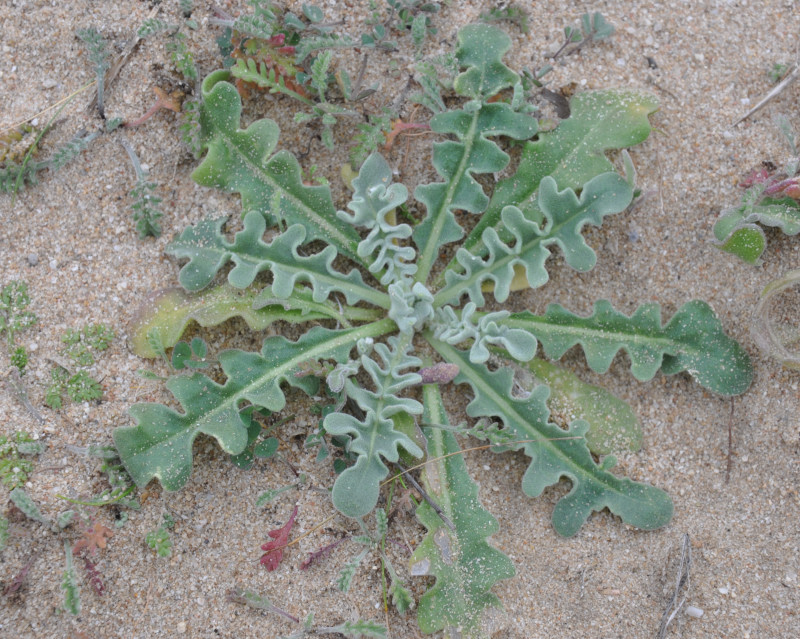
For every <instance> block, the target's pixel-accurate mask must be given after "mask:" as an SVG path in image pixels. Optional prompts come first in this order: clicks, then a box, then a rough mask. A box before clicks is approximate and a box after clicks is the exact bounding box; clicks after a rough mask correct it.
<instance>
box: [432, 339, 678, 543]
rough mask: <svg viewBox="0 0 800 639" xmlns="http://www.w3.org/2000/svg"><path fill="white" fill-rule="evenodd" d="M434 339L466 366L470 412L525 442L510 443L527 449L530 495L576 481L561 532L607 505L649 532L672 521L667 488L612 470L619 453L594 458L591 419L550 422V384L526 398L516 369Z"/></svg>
mask: <svg viewBox="0 0 800 639" xmlns="http://www.w3.org/2000/svg"><path fill="white" fill-rule="evenodd" d="M429 341H431V344H432V346H433V347H434V348H435V349H436V350H437V351H438V352H439V354H440V355H441V356H442V357H443V358H444V359H445V360H446V361H448V362H451V363H453V364H457V365H458V366H459V368H460V369H461V374H460V375H459V376H458V377H457V378H456V379H455V383H456V384H463V383H466V384H469V385H470V386H471V387H472V389H473V391H474V392H475V397H474V399H473V400H472V401H471V402H470V403H469V405H468V406H467V414H468V415H469V416H470V417H490V418H491V417H496V418H499V419H500V420H501V421H502V422H503V424H504V425H505V428H504V429H503V430H504V431H507V432H508V434H510V435H511V436H513V437H514V439H515V440H517V441H519V442H520V443H518V444H513V443H508V444H505V445H506V446H507V447H508V448H512V449H514V450H519V449H522V450H524V451H525V454H526V455H528V456H529V457H530V458H531V463H530V465H529V466H528V469H527V470H526V471H525V475H524V476H523V478H522V490H523V491H524V492H525V494H526V495H528V496H529V497H538V496H539V495H541V493H542V491H543V490H544V489H545V488H547V487H548V486H550V485H552V484H554V483H556V482H558V481H559V479H561V478H562V477H566V478H568V479H569V480H570V481H571V482H572V489H571V490H570V492H569V493H568V494H567V495H566V496H565V497H562V498H561V499H560V500H559V501H558V503H557V504H556V507H555V509H554V510H553V527H554V528H555V530H556V532H557V533H558V534H560V535H563V536H564V537H571V536H572V535H574V534H575V533H577V532H578V530H579V529H580V527H581V526H582V525H583V523H584V522H585V521H586V519H587V518H588V516H589V515H590V514H591V513H592V511H595V510H602V509H603V508H608V509H609V510H610V511H611V512H612V513H614V514H615V515H618V516H619V517H621V518H622V520H623V521H625V522H626V523H628V524H630V525H632V526H636V527H637V528H642V529H644V530H653V529H655V528H660V527H661V526H664V525H666V524H667V523H668V522H669V520H670V519H671V517H672V501H671V500H670V498H669V496H668V495H667V494H666V493H665V492H664V491H662V490H659V489H658V488H654V487H653V486H648V485H646V484H641V483H638V482H634V481H631V480H630V479H620V478H619V477H616V476H615V475H613V474H612V473H610V472H608V470H609V468H611V467H612V466H613V464H614V463H615V461H616V460H615V459H614V458H613V457H607V458H606V459H605V460H604V461H603V463H601V464H597V463H596V462H595V461H594V459H592V456H591V453H590V452H589V448H588V446H587V445H586V439H585V437H584V436H585V434H586V431H587V430H588V428H589V424H588V423H587V422H584V421H581V420H576V421H574V422H572V424H571V425H570V427H569V428H568V429H562V428H559V427H558V426H556V425H555V424H553V423H551V422H550V421H548V420H549V415H550V413H549V410H548V409H547V404H546V402H547V397H548V395H549V390H548V389H547V387H546V386H538V387H537V388H535V389H534V390H533V392H532V393H531V394H530V395H529V396H528V397H526V398H525V399H519V398H516V397H514V396H513V395H512V393H511V390H512V386H513V383H514V379H513V378H514V375H513V373H512V371H511V369H509V368H501V369H500V370H498V371H495V372H490V371H489V370H488V369H487V368H486V367H485V366H483V365H481V364H473V363H472V362H470V361H469V357H468V355H467V353H466V352H464V351H460V350H458V349H455V348H453V347H452V346H449V345H447V344H445V343H443V342H438V341H436V340H429ZM523 442H524V443H523Z"/></svg>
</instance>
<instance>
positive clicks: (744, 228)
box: [716, 224, 767, 264]
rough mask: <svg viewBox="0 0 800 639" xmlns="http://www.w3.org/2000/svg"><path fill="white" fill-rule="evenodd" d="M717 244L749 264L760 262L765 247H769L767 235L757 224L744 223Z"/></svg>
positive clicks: (721, 248)
mask: <svg viewBox="0 0 800 639" xmlns="http://www.w3.org/2000/svg"><path fill="white" fill-rule="evenodd" d="M716 246H717V248H719V249H720V250H723V251H725V252H726V253H732V254H733V255H735V256H736V257H738V258H739V259H740V260H743V261H745V262H747V263H748V264H758V261H759V258H760V257H761V255H762V254H763V253H764V249H766V248H767V236H766V235H764V231H763V230H762V229H761V227H759V226H757V225H756V224H743V225H741V226H738V227H737V228H736V229H735V230H734V231H733V232H732V233H731V234H730V235H729V236H728V237H726V238H723V240H722V241H720V242H719V243H718V244H716Z"/></svg>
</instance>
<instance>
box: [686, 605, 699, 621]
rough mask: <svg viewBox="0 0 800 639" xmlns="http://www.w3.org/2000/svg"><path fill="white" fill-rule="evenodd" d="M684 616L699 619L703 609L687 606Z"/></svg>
mask: <svg viewBox="0 0 800 639" xmlns="http://www.w3.org/2000/svg"><path fill="white" fill-rule="evenodd" d="M686 614H687V615H689V616H690V617H694V618H695V619H700V617H702V616H703V609H702V608H697V607H696V606H687V607H686Z"/></svg>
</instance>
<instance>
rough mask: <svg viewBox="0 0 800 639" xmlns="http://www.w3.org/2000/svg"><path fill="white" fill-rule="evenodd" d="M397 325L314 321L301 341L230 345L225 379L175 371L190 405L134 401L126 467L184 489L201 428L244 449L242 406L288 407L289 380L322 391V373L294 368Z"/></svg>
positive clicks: (124, 434) (122, 449) (227, 446)
mask: <svg viewBox="0 0 800 639" xmlns="http://www.w3.org/2000/svg"><path fill="white" fill-rule="evenodd" d="M393 327H394V323H393V322H391V321H390V320H384V321H382V322H374V323H372V324H368V325H366V326H363V327H359V328H352V329H345V330H339V331H332V330H328V329H325V328H322V327H314V328H312V329H311V330H310V331H309V332H308V333H306V334H305V335H304V336H303V337H301V338H300V339H299V340H298V341H297V342H290V341H289V340H287V339H285V338H284V337H270V338H268V339H266V340H264V344H263V346H262V349H261V353H249V352H245V351H240V350H236V349H232V350H227V351H223V352H221V353H220V354H219V362H220V365H221V366H222V370H223V372H224V374H225V375H226V376H227V381H226V382H225V383H224V384H218V383H217V382H215V381H213V380H211V379H210V378H209V377H207V376H205V375H202V374H200V373H194V374H192V375H177V376H174V377H171V378H170V379H169V380H168V381H167V389H168V390H169V391H170V392H171V393H172V394H173V395H174V396H175V399H177V400H178V402H179V403H180V405H181V406H182V408H183V410H184V412H183V413H179V412H178V411H176V410H174V409H172V408H169V407H167V406H164V405H162V404H154V403H143V404H134V405H133V406H132V407H131V409H130V414H131V417H133V419H134V421H135V422H136V426H132V427H123V428H117V429H116V430H115V431H114V443H115V445H116V447H117V450H118V451H119V456H120V459H121V460H122V463H123V464H124V466H125V469H126V470H127V471H128V473H129V474H130V476H131V478H132V479H133V480H134V481H135V482H136V484H137V485H138V486H144V485H145V484H147V482H149V481H150V480H151V479H153V478H157V479H158V480H159V481H160V482H161V484H162V485H163V486H164V488H165V489H167V490H177V489H179V488H180V487H181V486H183V484H185V483H186V481H187V480H188V478H189V475H190V473H191V470H192V443H193V442H194V439H195V438H196V437H197V435H199V434H200V433H204V434H207V435H211V436H212V437H214V438H216V439H217V441H218V442H219V444H220V446H221V447H222V449H223V450H224V451H225V452H227V453H230V454H232V455H237V454H239V453H241V452H242V451H243V450H244V448H245V446H246V445H247V425H246V423H245V421H244V420H243V418H242V416H241V415H240V408H241V406H242V405H244V404H250V405H253V406H259V407H262V408H265V409H267V410H270V411H279V410H281V409H282V408H283V406H284V404H285V401H286V400H285V398H284V395H283V391H282V390H281V387H280V384H281V382H284V381H285V382H288V383H289V384H291V385H292V386H297V387H299V388H302V389H303V390H305V391H307V392H312V391H313V390H314V382H315V381H316V380H315V378H312V377H296V376H295V375H294V373H295V372H296V371H297V369H298V367H299V366H300V364H302V363H303V362H307V361H309V360H318V359H321V358H326V359H327V358H330V359H333V360H336V361H337V362H341V361H345V360H346V359H347V357H348V354H349V353H350V349H351V348H352V346H353V344H354V343H355V342H356V341H357V340H358V339H361V338H364V337H377V336H379V335H382V334H383V333H385V332H386V331H388V330H391V329H392V328H393Z"/></svg>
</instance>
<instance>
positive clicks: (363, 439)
mask: <svg viewBox="0 0 800 639" xmlns="http://www.w3.org/2000/svg"><path fill="white" fill-rule="evenodd" d="M388 342H389V347H387V346H386V344H376V345H375V350H376V351H377V353H378V355H379V356H380V358H381V360H382V362H383V366H381V365H380V364H378V362H376V361H375V360H374V359H372V358H371V357H369V356H368V355H367V354H364V355H362V356H361V364H362V366H363V367H364V369H365V370H366V372H367V373H368V374H369V376H370V377H371V379H372V381H373V383H374V385H375V390H374V391H370V390H366V389H364V388H361V387H360V386H358V385H356V384H355V383H354V382H353V381H352V380H351V379H348V380H347V382H346V383H345V391H346V393H347V396H348V397H350V398H352V399H353V400H354V401H355V402H356V403H357V404H358V406H359V407H360V408H361V410H362V411H364V417H363V419H358V418H356V417H353V416H352V415H348V414H345V413H330V414H328V415H327V416H326V417H325V420H324V422H323V426H324V428H325V430H326V431H327V432H328V433H329V434H330V435H349V436H351V437H352V440H351V441H350V443H349V445H348V451H349V452H350V453H351V454H355V455H357V456H358V459H357V460H356V463H355V464H354V465H353V466H350V467H349V468H347V469H345V470H344V471H343V472H342V474H341V475H339V477H338V478H337V479H336V483H335V484H334V485H333V493H332V495H331V496H332V498H333V505H334V506H335V507H336V509H337V510H338V511H339V512H341V513H342V514H344V515H346V516H348V517H363V516H364V515H366V514H368V513H369V512H371V511H372V509H373V508H375V504H377V503H378V493H379V489H380V482H381V481H382V480H383V479H384V478H385V477H386V475H387V474H388V472H389V469H388V468H387V467H386V465H385V464H384V463H383V461H382V459H381V458H384V459H387V460H388V461H391V462H396V461H397V460H398V459H399V457H400V452H399V450H398V448H404V449H405V450H406V451H408V452H409V453H411V454H412V455H414V457H421V456H422V455H423V451H422V450H421V449H420V447H419V446H417V444H416V443H415V442H414V441H413V440H412V439H411V438H410V437H409V436H408V435H406V434H405V433H403V432H401V431H398V430H397V429H396V428H395V424H394V421H393V420H392V417H393V416H394V415H396V414H398V413H408V414H411V415H419V414H420V413H422V405H421V404H420V403H419V402H418V401H416V400H414V399H411V398H408V397H399V396H398V393H400V392H401V391H402V390H403V389H405V388H408V387H410V386H414V385H416V384H418V383H419V382H420V381H421V377H420V376H419V375H418V374H417V373H408V372H405V373H404V372H402V371H404V370H406V369H408V368H415V369H416V368H419V366H420V364H421V361H420V360H419V359H418V358H416V357H413V356H412V355H410V353H409V350H410V346H409V342H410V337H408V336H404V337H403V339H398V338H397V337H396V336H392V337H390V338H389V340H388Z"/></svg>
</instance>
